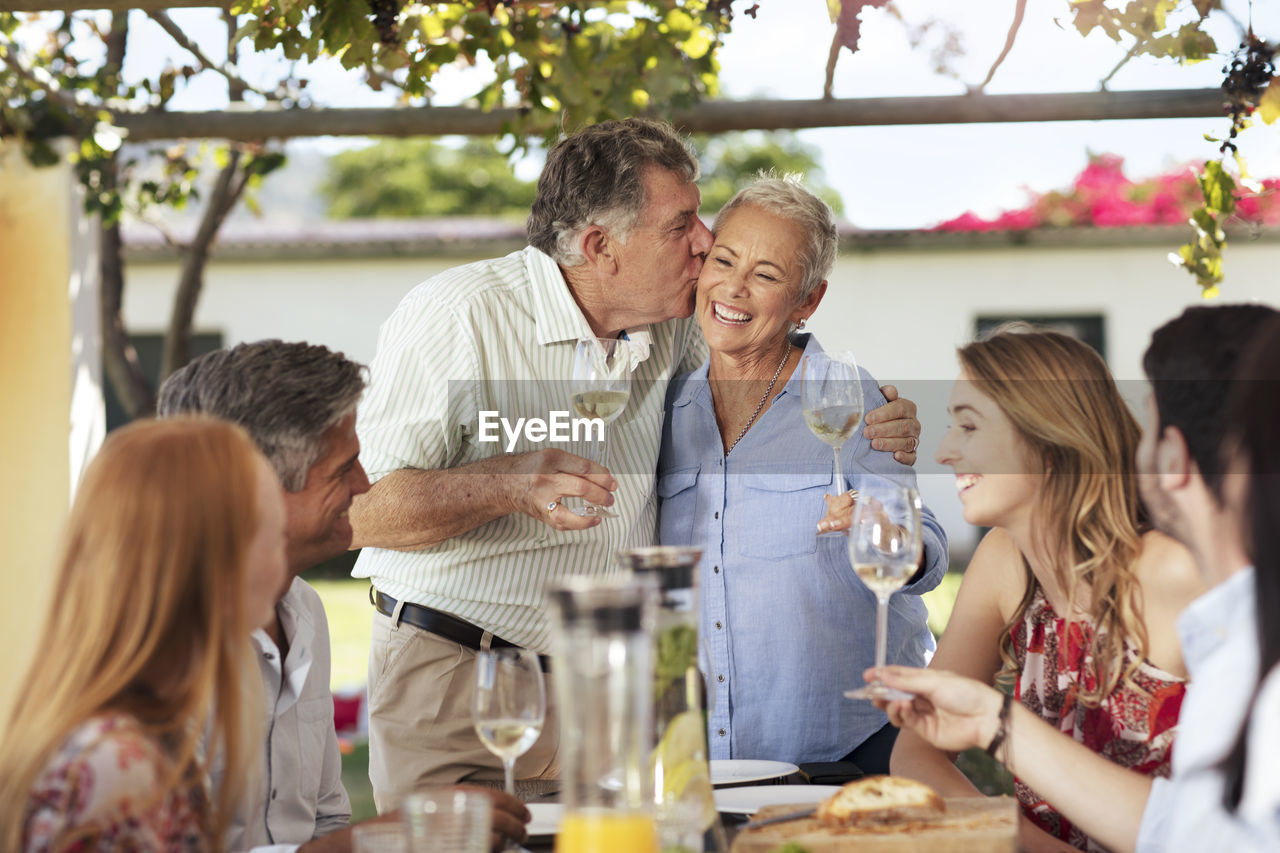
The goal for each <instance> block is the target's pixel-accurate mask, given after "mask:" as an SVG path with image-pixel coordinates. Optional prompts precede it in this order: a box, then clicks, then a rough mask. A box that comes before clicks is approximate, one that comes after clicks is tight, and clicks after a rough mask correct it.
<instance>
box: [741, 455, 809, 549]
mask: <svg viewBox="0 0 1280 853" xmlns="http://www.w3.org/2000/svg"><path fill="white" fill-rule="evenodd" d="M830 487H831V471H830V469H828V470H827V471H824V472H816V471H801V472H795V473H782V472H779V473H772V474H743V475H742V509H741V511H738V512H734V514H733V516H732V518H733V524H734V527H733V529H731V530H726V531H725V536H726V538H731V539H736V540H737V541H738V551H739V552H740V553H741V554H742V555H743V556H747V557H798V556H804V555H807V554H812V553H814V552H815V551H817V550H818V521H819V519H821V518H822V516H823V514H824V512H825V504H824V503H823V501H822V496H823V495H824V494H826V493H827V490H828V489H829V488H830Z"/></svg>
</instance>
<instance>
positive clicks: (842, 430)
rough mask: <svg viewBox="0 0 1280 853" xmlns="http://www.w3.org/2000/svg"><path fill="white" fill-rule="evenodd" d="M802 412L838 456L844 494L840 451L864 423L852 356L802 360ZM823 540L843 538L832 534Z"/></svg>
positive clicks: (838, 485) (835, 483)
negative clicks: (860, 424) (833, 537)
mask: <svg viewBox="0 0 1280 853" xmlns="http://www.w3.org/2000/svg"><path fill="white" fill-rule="evenodd" d="M800 387H801V403H800V406H801V409H802V410H803V412H804V422H805V423H806V424H808V426H809V429H810V431H811V432H813V434H814V435H815V436H817V437H818V440H819V441H822V442H824V443H826V444H828V445H830V446H831V450H832V453H833V455H834V456H835V477H834V478H833V480H832V489H834V492H833V494H836V495H838V494H840V493H841V492H843V491H844V466H843V464H842V462H841V459H840V451H841V449H843V447H844V444H845V442H846V441H848V440H849V438H850V436H852V435H853V433H854V430H856V429H857V428H858V424H859V423H861V422H862V380H861V377H859V375H858V362H857V360H855V359H854V357H853V353H851V352H837V353H813V354H811V355H806V356H804V357H803V358H802V359H800ZM818 535H819V536H830V535H836V536H838V535H840V531H836V530H833V531H828V532H826V533H820V534H818Z"/></svg>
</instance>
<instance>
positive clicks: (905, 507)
mask: <svg viewBox="0 0 1280 853" xmlns="http://www.w3.org/2000/svg"><path fill="white" fill-rule="evenodd" d="M921 507H922V504H921V502H920V495H919V493H918V492H917V491H916V490H915V489H912V488H907V487H904V486H897V485H892V484H887V483H877V484H873V485H871V486H869V487H864V488H862V489H860V490H859V491H858V497H857V499H856V500H855V501H854V505H853V522H852V524H851V526H850V528H849V562H851V563H852V564H853V571H854V573H855V574H856V575H857V576H858V580H860V581H862V583H863V584H865V585H866V587H867V588H868V589H869V590H871V591H872V592H873V593H875V596H876V668H880V667H882V666H884V657H885V642H886V639H887V638H886V635H887V633H888V622H889V597H890V596H892V595H893V593H894V592H896V591H897V590H898V589H899V588H900V587H901V586H902V585H903V584H905V583H906V582H907V580H909V579H910V577H911V576H912V575H913V574H915V572H916V569H917V568H919V566H920V556H921V554H922V552H923V550H924V543H923V541H922V539H921V535H920V531H921V524H920V514H921ZM844 695H845V696H848V697H849V698H850V699H910V698H911V694H910V693H904V692H902V691H901V690H895V689H894V688H892V687H888V686H886V685H884V684H881V683H880V682H878V681H877V682H873V683H871V684H868V685H866V686H864V687H860V688H858V689H857V690H850V691H848V692H846V693H845V694H844Z"/></svg>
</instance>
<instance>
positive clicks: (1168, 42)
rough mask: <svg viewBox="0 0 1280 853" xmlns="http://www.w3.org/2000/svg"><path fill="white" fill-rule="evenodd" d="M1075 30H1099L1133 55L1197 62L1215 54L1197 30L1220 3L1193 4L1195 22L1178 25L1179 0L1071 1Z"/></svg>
mask: <svg viewBox="0 0 1280 853" xmlns="http://www.w3.org/2000/svg"><path fill="white" fill-rule="evenodd" d="M1070 4H1071V12H1072V15H1073V18H1074V23H1075V26H1076V29H1077V30H1079V31H1080V34H1081V35H1084V36H1087V35H1089V34H1090V33H1091V32H1093V31H1094V30H1095V29H1096V30H1101V31H1102V32H1103V33H1105V34H1106V35H1107V37H1108V38H1110V39H1112V40H1114V41H1117V42H1131V44H1132V53H1133V54H1135V55H1137V54H1146V55H1149V56H1157V57H1171V58H1173V59H1176V60H1178V61H1179V62H1183V63H1191V62H1200V61H1202V60H1205V59H1208V58H1209V56H1210V55H1211V54H1213V53H1215V52H1217V49H1218V48H1217V45H1216V44H1215V43H1214V41H1213V38H1212V36H1210V35H1209V34H1208V33H1206V32H1204V31H1202V30H1201V29H1200V23H1201V22H1202V21H1203V20H1204V19H1205V18H1206V17H1208V16H1209V14H1210V13H1211V12H1213V11H1215V10H1218V9H1220V8H1221V7H1222V2H1221V0H1196V2H1195V3H1194V4H1193V5H1192V7H1191V9H1190V13H1192V14H1193V15H1194V16H1195V19H1194V20H1191V21H1186V22H1184V23H1181V24H1178V23H1177V22H1176V20H1171V18H1175V19H1176V18H1177V17H1178V16H1177V14H1176V13H1177V12H1178V11H1180V9H1179V7H1182V8H1183V9H1185V8H1186V4H1184V3H1182V2H1181V0H1128V2H1124V3H1119V4H1116V3H1108V2H1107V0H1070Z"/></svg>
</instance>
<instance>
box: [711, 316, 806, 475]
mask: <svg viewBox="0 0 1280 853" xmlns="http://www.w3.org/2000/svg"><path fill="white" fill-rule="evenodd" d="M790 355H791V341H787V345H786V347H785V348H784V349H783V350H782V361H780V362H778V369H777V370H775V371H773V378H772V379H770V380H769V387H768V388H766V389H764V396H763V397H761V398H760V402H759V403H758V404H757V405H756V410H755V411H754V412H752V413H751V417H749V418H747V423H746V425H745V426H743V427H742V432H740V433H738V437H737V438H735V439H734V440H733V444H730V445H729V449H728V450H726V451H725V452H724V455H725V456H728V455H729V454H730V453H732V452H733V449H734V448H735V447H737V446H738V442H739V441H742V437H743V436H744V435H746V434H747V430H749V429H751V425H752V424H753V423H755V422H756V418H758V417H759V416H760V410H761V409H763V408H764V404H765V401H766V400H768V399H769V393H770V392H771V391H773V386H774V384H776V383H777V381H778V377H779V376H781V375H782V367H783V365H785V364H786V363H787V358H788V357H789V356H790Z"/></svg>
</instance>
